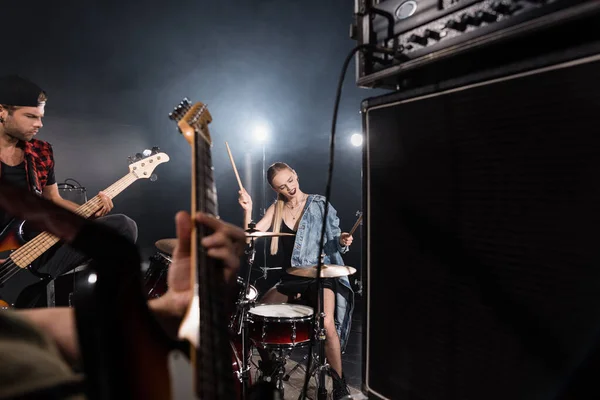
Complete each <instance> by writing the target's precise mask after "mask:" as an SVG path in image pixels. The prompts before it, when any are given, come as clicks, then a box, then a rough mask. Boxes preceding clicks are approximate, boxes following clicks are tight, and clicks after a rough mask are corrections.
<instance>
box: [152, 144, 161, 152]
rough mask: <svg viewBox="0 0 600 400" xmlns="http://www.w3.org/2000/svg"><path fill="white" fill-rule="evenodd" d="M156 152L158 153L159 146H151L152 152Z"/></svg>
mask: <svg viewBox="0 0 600 400" xmlns="http://www.w3.org/2000/svg"><path fill="white" fill-rule="evenodd" d="M158 153H160V148H159V147H158V146H154V147H152V154H158Z"/></svg>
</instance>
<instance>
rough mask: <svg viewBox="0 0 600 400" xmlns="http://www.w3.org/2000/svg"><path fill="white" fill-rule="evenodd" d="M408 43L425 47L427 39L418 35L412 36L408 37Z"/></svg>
mask: <svg viewBox="0 0 600 400" xmlns="http://www.w3.org/2000/svg"><path fill="white" fill-rule="evenodd" d="M408 41H409V42H413V43H418V44H420V45H421V46H425V45H426V44H427V38H425V37H423V36H419V35H415V34H412V35H410V36H409V37H408Z"/></svg>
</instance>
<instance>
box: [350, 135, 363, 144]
mask: <svg viewBox="0 0 600 400" xmlns="http://www.w3.org/2000/svg"><path fill="white" fill-rule="evenodd" d="M362 142H363V137H362V135H361V134H360V133H355V134H353V135H352V136H351V137H350V143H352V146H355V147H359V146H361V145H362Z"/></svg>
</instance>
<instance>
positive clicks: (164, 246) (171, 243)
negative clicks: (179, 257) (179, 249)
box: [154, 239, 177, 254]
mask: <svg viewBox="0 0 600 400" xmlns="http://www.w3.org/2000/svg"><path fill="white" fill-rule="evenodd" d="M176 244H177V239H160V240H158V241H157V242H156V243H154V245H155V246H156V248H157V249H159V250H160V251H162V252H163V253H167V254H173V250H175V245H176Z"/></svg>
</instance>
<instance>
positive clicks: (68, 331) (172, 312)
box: [6, 296, 182, 365]
mask: <svg viewBox="0 0 600 400" xmlns="http://www.w3.org/2000/svg"><path fill="white" fill-rule="evenodd" d="M148 308H149V309H150V311H151V312H153V313H154V315H155V317H156V319H157V321H158V322H159V323H160V325H161V326H162V327H163V329H165V331H166V333H167V334H168V335H169V336H170V337H172V338H173V339H175V338H176V336H177V330H178V328H179V324H180V323H181V318H182V314H181V310H180V309H177V308H175V304H174V302H173V299H171V296H166V297H165V296H163V297H159V298H157V299H152V300H149V301H148ZM6 312H15V313H16V315H18V316H19V317H21V318H23V319H25V320H26V321H28V322H30V323H31V324H32V325H33V326H35V327H36V328H37V329H38V330H40V331H42V332H44V334H45V335H47V336H48V337H50V338H51V339H52V340H53V341H54V342H55V343H56V345H57V347H58V349H59V350H60V352H61V354H62V356H63V357H64V358H65V360H66V361H67V362H69V363H70V364H72V365H75V364H77V363H78V362H79V361H80V358H81V353H80V350H79V339H78V337H77V327H76V325H75V310H74V309H73V308H70V307H54V308H31V309H18V310H14V311H6Z"/></svg>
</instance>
